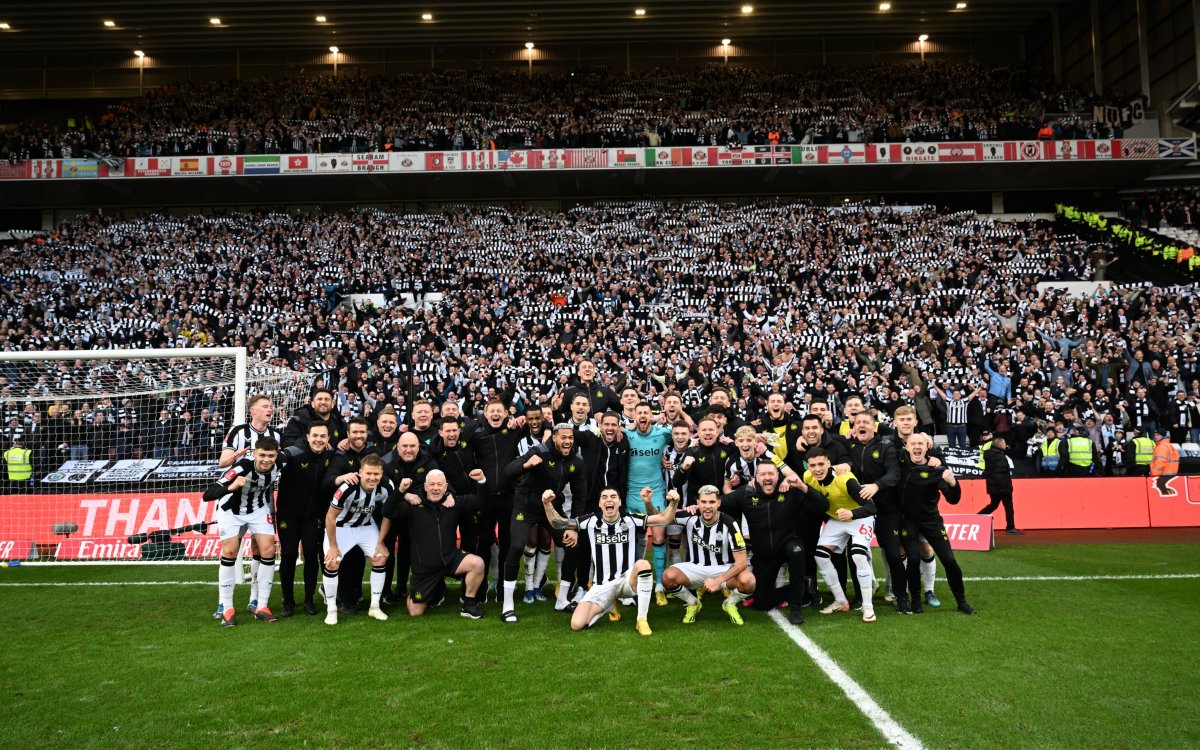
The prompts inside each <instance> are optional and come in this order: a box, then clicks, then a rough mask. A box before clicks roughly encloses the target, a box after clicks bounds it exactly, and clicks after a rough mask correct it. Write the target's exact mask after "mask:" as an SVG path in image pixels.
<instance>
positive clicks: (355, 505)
mask: <svg viewBox="0 0 1200 750" xmlns="http://www.w3.org/2000/svg"><path fill="white" fill-rule="evenodd" d="M391 491H392V485H391V483H390V482H388V481H387V480H386V479H385V480H383V481H382V482H380V483H379V486H378V487H376V488H375V489H373V490H364V489H363V488H362V487H361V486H359V485H357V484H342V486H340V487H338V488H337V491H336V492H334V493H333V501H332V502H330V503H329V504H330V506H332V507H334V508H337V509H338V510H339V511H341V512H340V513H338V516H337V521H336V524H337V526H338V527H339V528H340V527H342V526H349V527H351V528H357V527H359V526H375V525H376V521H375V516H376V515H377V514H378V513H382V512H383V505H384V503H385V502H387V499H388V495H390V494H391Z"/></svg>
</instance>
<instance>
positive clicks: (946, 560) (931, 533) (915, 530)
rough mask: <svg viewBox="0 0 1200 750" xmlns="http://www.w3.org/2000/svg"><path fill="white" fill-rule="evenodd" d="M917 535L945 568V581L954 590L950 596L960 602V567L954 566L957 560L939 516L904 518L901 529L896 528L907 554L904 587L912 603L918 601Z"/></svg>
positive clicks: (919, 594)
mask: <svg viewBox="0 0 1200 750" xmlns="http://www.w3.org/2000/svg"><path fill="white" fill-rule="evenodd" d="M921 535H924V536H925V541H927V542H929V546H930V547H933V554H935V555H937V559H938V561H939V562H941V564H942V568H943V569H944V570H945V571H946V580H947V581H948V582H949V583H950V591H952V592H953V593H954V598H955V599H957V600H959V601H961V600H962V599H964V598H965V597H966V589H964V588H963V578H962V568H960V567H959V566H958V560H956V559H954V550H952V549H950V541H949V540H948V539H947V538H946V525H945V524H944V523H942V521H941V520H940V519H939V520H938V521H936V522H925V523H917V522H915V521H911V520H906V521H905V522H904V528H903V529H902V530H901V531H900V538H901V539H903V540H904V549H905V551H906V552H907V553H908V560H909V565H908V590H909V593H910V595H911V597H912V601H913V603H914V604H913V606H914V607H915V606H916V605H917V604H918V603H920V601H921V594H922V592H921V566H920V565H919V564H918V563H919V561H920V559H921V540H920V537H921Z"/></svg>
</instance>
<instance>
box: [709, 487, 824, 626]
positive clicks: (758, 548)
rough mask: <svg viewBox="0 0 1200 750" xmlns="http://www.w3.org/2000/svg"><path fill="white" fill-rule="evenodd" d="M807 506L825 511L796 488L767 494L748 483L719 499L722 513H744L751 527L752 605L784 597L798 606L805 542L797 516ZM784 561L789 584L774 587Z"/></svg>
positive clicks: (761, 606)
mask: <svg viewBox="0 0 1200 750" xmlns="http://www.w3.org/2000/svg"><path fill="white" fill-rule="evenodd" d="M806 509H807V510H809V511H810V512H814V513H823V512H824V510H823V509H821V508H820V506H819V503H814V502H813V500H812V499H811V495H810V493H807V492H804V491H803V490H800V489H796V488H792V489H790V490H788V491H787V492H779V491H778V489H776V491H775V492H772V493H770V494H768V493H765V492H763V491H761V490H760V489H759V488H757V487H751V486H749V485H747V486H745V487H741V488H739V489H737V490H734V491H733V492H731V493H729V494H728V495H726V496H725V497H724V498H722V499H721V512H722V513H726V514H728V515H729V516H730V517H731V518H735V519H737V518H740V517H741V516H743V515H744V516H745V517H746V522H747V524H749V527H750V549H751V551H752V555H753V558H752V560H753V564H754V578H755V580H757V581H758V584H757V592H756V593H755V595H754V608H755V609H759V610H764V611H766V610H769V609H773V608H774V607H775V606H776V605H777V604H778V603H779V602H781V601H784V600H786V601H788V602H790V603H791V604H792V606H795V607H799V606H800V604H801V602H802V601H803V600H804V586H805V579H806V578H807V575H806V572H807V571H806V568H805V559H804V558H805V555H804V545H803V543H801V541H800V519H801V516H802V515H803V512H804V511H805V510H806ZM784 565H787V566H788V571H789V575H790V578H791V584H790V585H789V586H788V587H787V588H785V589H776V588H775V579H776V577H777V576H778V575H779V569H780V568H782V567H783V566H784Z"/></svg>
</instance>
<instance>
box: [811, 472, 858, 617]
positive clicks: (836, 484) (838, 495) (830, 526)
mask: <svg viewBox="0 0 1200 750" xmlns="http://www.w3.org/2000/svg"><path fill="white" fill-rule="evenodd" d="M805 458H806V460H807V461H808V471H806V472H804V484H803V485H800V486H801V487H803V488H804V489H806V490H808V492H809V493H810V494H811V493H817V494H819V495H823V496H824V497H825V498H826V500H827V501H828V503H829V508H828V510H827V511H826V515H828V516H829V520H827V521H825V528H823V529H822V530H821V538H820V539H818V540H817V549H816V552H815V557H816V561H817V568H818V569H819V570H820V571H821V577H822V578H824V579H825V585H826V586H828V587H829V590H830V591H831V592H833V603H832V604H830V605H828V606H827V607H825V608H824V609H822V610H821V614H823V615H828V614H833V613H834V612H847V611H849V610H850V602H848V601H846V592H845V591H844V590H843V589H842V584H841V583H840V582H839V580H838V574H837V569H836V568H834V567H833V560H832V559H831V557H830V553H831V552H832V553H838V552H841V551H842V550H844V549H845V548H846V546H847V544H849V547H850V556H851V557H852V558H853V557H858V560H857V561H856V562H855V565H854V571H855V575H856V576H857V578H858V590H859V591H861V592H862V596H863V610H862V619H863V622H875V603H874V602H873V601H871V597H872V591H873V589H874V583H875V576H874V573H873V571H872V570H871V538H872V537H873V536H875V504H874V503H872V502H871V501H870V500H866V499H864V498H863V497H862V495H861V494H859V493H860V490H861V489H862V488H861V487H859V484H858V480H857V479H855V478H854V475H853V474H851V473H850V472H845V473H844V474H834V473H833V465H832V463H831V462H830V460H829V454H828V453H826V452H825V450H824V449H822V448H813V449H812V450H810V451H809V452H808V455H807V456H806V457H805Z"/></svg>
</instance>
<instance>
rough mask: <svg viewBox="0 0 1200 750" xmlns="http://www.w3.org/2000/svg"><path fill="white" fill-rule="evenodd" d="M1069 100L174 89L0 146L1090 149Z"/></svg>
mask: <svg viewBox="0 0 1200 750" xmlns="http://www.w3.org/2000/svg"><path fill="white" fill-rule="evenodd" d="M1091 111H1092V110H1091V102H1090V100H1088V99H1087V98H1086V97H1085V96H1084V95H1082V94H1081V93H1080V92H1079V91H1077V90H1075V89H1071V88H1064V87H1061V86H1057V85H1056V84H1054V83H1053V82H1052V81H1051V80H1049V79H1048V78H1047V77H1046V76H1044V75H1042V74H1039V73H1037V72H1034V71H1031V70H1028V69H1024V68H1019V67H986V66H982V65H977V64H950V63H932V64H928V65H874V66H869V67H856V68H851V67H825V68H819V69H812V70H805V71H799V72H779V71H771V70H753V69H748V68H739V67H724V66H712V67H708V68H704V69H701V70H699V71H675V70H663V69H657V70H651V71H639V72H631V73H615V72H609V71H606V70H581V71H575V72H572V73H568V74H552V73H546V74H539V75H535V76H533V77H532V78H530V77H527V76H526V75H525V74H524V72H512V71H498V70H491V71H471V72H426V73H409V74H402V75H396V76H389V77H365V76H355V75H343V76H341V77H336V78H335V77H320V76H318V77H307V78H296V79H289V80H284V81H277V82H273V83H272V82H267V81H223V82H219V83H197V84H180V85H173V86H169V87H166V88H164V89H161V90H156V91H153V92H151V93H150V94H148V95H146V96H145V97H142V98H139V99H133V100H128V101H124V102H121V103H120V104H117V105H113V106H111V107H109V108H108V110H107V111H106V112H103V113H95V116H91V117H80V118H78V119H76V120H73V121H72V122H71V124H70V125H69V126H67V127H64V126H59V125H49V124H44V123H36V122H33V123H26V124H23V125H21V126H20V127H18V128H15V129H13V130H11V131H9V132H4V133H0V156H6V157H7V158H10V159H14V160H15V159H28V158H50V157H69V156H76V157H79V156H83V155H84V154H85V153H87V152H90V153H98V154H101V155H115V156H177V155H192V154H235V153H236V154H242V153H306V152H318V151H320V152H363V151H383V150H393V149H394V150H398V151H417V150H428V149H435V150H450V149H453V150H462V149H467V150H470V149H487V148H507V149H514V148H518V149H519V148H580V147H608V146H656V145H664V146H671V145H678V146H691V145H722V146H724V145H727V144H731V145H735V146H736V145H738V144H741V145H748V144H768V143H784V144H799V143H843V142H884V141H890V142H905V141H940V140H953V141H958V140H985V139H992V140H1011V139H1033V138H1037V137H1039V132H1040V131H1042V129H1043V128H1044V127H1047V125H1050V126H1052V128H1053V133H1054V137H1059V138H1102V137H1110V136H1112V135H1113V132H1112V131H1111V130H1109V129H1108V128H1107V127H1106V126H1104V125H1103V124H1096V123H1093V122H1092V121H1091Z"/></svg>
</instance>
